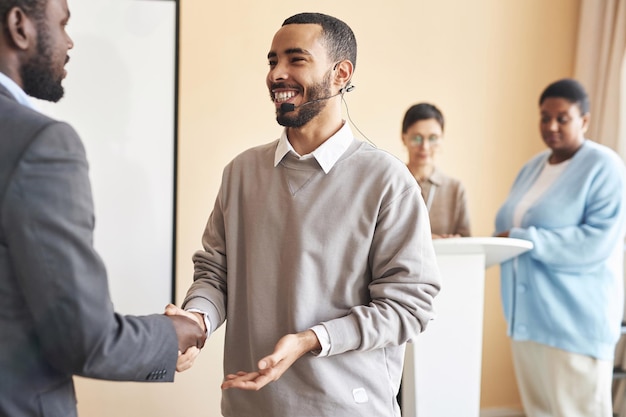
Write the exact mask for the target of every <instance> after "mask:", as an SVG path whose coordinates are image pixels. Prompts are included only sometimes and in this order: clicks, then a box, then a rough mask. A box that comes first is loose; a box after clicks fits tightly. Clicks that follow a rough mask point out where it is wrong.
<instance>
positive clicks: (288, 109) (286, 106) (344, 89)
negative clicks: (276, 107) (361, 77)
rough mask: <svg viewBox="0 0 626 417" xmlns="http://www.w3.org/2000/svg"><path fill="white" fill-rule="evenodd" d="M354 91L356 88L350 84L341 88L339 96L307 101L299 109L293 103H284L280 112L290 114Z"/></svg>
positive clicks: (334, 95)
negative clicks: (301, 108) (309, 105)
mask: <svg viewBox="0 0 626 417" xmlns="http://www.w3.org/2000/svg"><path fill="white" fill-rule="evenodd" d="M352 90H354V86H353V85H352V84H348V85H346V86H345V87H341V88H340V89H339V92H338V93H337V94H333V95H332V96H330V97H324V98H318V99H316V100H311V101H306V102H304V103H302V104H300V105H299V106H297V107H296V105H295V104H293V103H283V104H281V105H280V111H281V112H283V113H290V112H292V111H295V110H296V108H300V107H302V106H306V105H308V104H313V103H317V102H318V101H324V100H330V99H331V98H333V97H337V96H338V95H341V94H344V93H349V92H350V91H352Z"/></svg>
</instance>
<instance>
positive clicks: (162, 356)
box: [2, 122, 178, 381]
mask: <svg viewBox="0 0 626 417" xmlns="http://www.w3.org/2000/svg"><path fill="white" fill-rule="evenodd" d="M2 210H3V217H2V220H3V225H2V226H3V228H4V230H5V231H6V236H7V241H8V247H9V251H10V257H11V259H12V265H13V268H14V269H15V271H14V273H15V275H16V277H17V281H18V283H19V285H20V287H21V288H20V289H21V291H22V294H23V295H24V300H25V304H26V309H25V311H27V314H30V315H32V323H33V331H34V333H35V334H36V337H37V339H38V342H39V343H40V344H41V347H40V348H41V350H42V352H43V354H44V356H45V357H46V359H47V360H48V361H49V362H50V364H51V365H52V366H53V367H55V368H57V369H59V370H62V371H66V372H71V373H73V374H78V375H83V376H87V377H93V378H102V379H113V380H135V381H141V380H146V379H149V380H169V381H171V380H173V378H174V371H175V366H176V359H177V351H178V343H177V339H176V333H175V331H174V328H173V326H172V324H171V321H170V320H169V319H168V318H167V317H165V316H163V315H160V314H155V315H151V316H144V317H134V316H122V315H119V314H116V313H115V312H114V309H113V305H112V302H111V300H110V296H109V289H108V283H107V276H106V270H105V268H104V265H103V263H102V261H101V259H100V258H99V256H98V254H97V253H96V252H95V250H94V248H93V230H94V214H93V203H92V197H91V188H90V183H89V178H88V165H87V160H86V157H85V152H84V148H83V145H82V143H81V141H80V139H79V138H78V135H77V134H76V132H75V131H74V130H73V129H72V128H71V127H70V126H69V125H67V124H65V123H60V122H52V123H49V124H48V125H46V126H45V127H44V128H43V129H42V130H41V131H40V132H39V133H38V134H37V137H36V138H35V139H34V140H33V142H32V144H31V145H30V147H29V148H28V149H27V150H26V151H25V154H24V155H23V157H22V159H21V160H20V162H19V164H18V166H17V168H16V170H15V172H14V173H13V177H12V178H11V181H10V183H9V186H8V188H7V192H6V195H5V199H4V201H3V207H2ZM131 232H132V231H131ZM127 279H132V277H127Z"/></svg>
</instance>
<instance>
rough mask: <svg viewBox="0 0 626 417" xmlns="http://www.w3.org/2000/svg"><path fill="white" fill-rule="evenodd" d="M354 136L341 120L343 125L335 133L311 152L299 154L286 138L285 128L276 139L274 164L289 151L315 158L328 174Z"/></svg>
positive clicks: (348, 126) (304, 156)
mask: <svg viewBox="0 0 626 417" xmlns="http://www.w3.org/2000/svg"><path fill="white" fill-rule="evenodd" d="M353 140H354V136H353V135H352V130H351V129H350V125H348V123H346V122H345V121H344V122H343V126H342V127H341V129H339V131H338V132H337V133H335V134H334V135H332V136H331V137H330V138H328V139H327V140H326V141H325V142H324V143H322V144H321V145H320V146H318V147H317V149H315V150H314V151H313V152H311V153H309V154H306V155H299V154H298V152H296V151H295V149H293V146H291V143H290V142H289V139H288V138H287V129H285V130H283V134H282V135H281V136H280V139H278V146H276V152H275V154H274V166H278V164H279V163H280V161H282V159H283V158H284V157H285V155H287V154H288V153H289V152H292V153H293V154H294V155H296V156H298V157H299V158H300V159H308V158H315V159H316V160H317V163H318V164H320V167H322V170H323V171H324V173H326V174H328V173H329V172H330V170H331V169H332V168H333V166H335V163H336V162H337V161H338V160H339V158H340V157H341V155H343V153H344V152H345V151H346V150H347V149H348V147H349V146H350V144H351V143H352V141H353Z"/></svg>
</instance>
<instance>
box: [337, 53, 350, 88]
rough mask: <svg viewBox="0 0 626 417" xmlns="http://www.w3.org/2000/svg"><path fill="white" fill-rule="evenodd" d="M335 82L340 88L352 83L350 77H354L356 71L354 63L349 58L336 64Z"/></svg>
mask: <svg viewBox="0 0 626 417" xmlns="http://www.w3.org/2000/svg"><path fill="white" fill-rule="evenodd" d="M334 70H335V78H334V81H335V83H336V84H337V85H338V86H339V88H343V87H345V86H347V85H348V84H349V83H350V79H351V78H352V73H353V72H354V65H352V62H350V61H349V60H347V59H344V60H343V61H339V62H337V63H336V64H335V67H334Z"/></svg>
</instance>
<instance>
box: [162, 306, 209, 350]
mask: <svg viewBox="0 0 626 417" xmlns="http://www.w3.org/2000/svg"><path fill="white" fill-rule="evenodd" d="M172 306H173V305H172ZM174 308H176V309H178V307H176V306H174ZM168 309H169V312H168ZM178 310H180V309H178ZM172 311H173V309H172V308H171V307H170V306H169V305H168V306H167V307H166V308H165V314H166V315H167V317H169V318H170V320H172V323H173V324H174V329H175V330H176V337H177V338H178V350H179V351H180V352H186V351H187V348H190V347H196V348H198V349H202V347H203V346H204V342H205V341H206V331H205V330H204V329H203V326H201V325H200V324H199V323H198V322H197V321H196V320H195V319H194V318H193V317H189V316H188V314H191V313H187V312H186V311H185V312H184V313H185V314H171V312H172ZM180 311H183V310H180Z"/></svg>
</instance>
